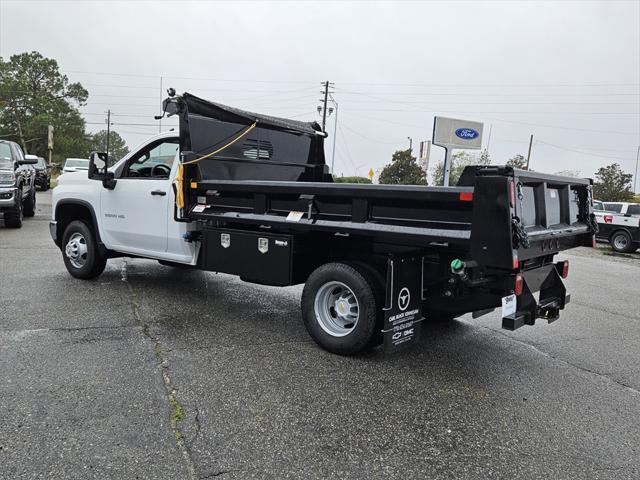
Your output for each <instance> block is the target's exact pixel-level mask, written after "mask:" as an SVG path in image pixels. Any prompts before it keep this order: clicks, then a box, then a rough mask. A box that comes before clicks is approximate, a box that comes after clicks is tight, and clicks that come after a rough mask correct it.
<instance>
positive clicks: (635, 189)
mask: <svg viewBox="0 0 640 480" xmlns="http://www.w3.org/2000/svg"><path fill="white" fill-rule="evenodd" d="M639 162H640V145H638V151H637V153H636V174H635V176H634V177H633V193H635V194H636V195H637V194H638V163H639Z"/></svg>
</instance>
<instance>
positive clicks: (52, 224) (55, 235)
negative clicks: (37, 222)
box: [49, 220, 60, 246]
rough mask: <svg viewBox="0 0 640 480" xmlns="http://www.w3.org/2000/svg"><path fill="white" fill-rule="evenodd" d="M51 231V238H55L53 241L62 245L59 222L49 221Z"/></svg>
mask: <svg viewBox="0 0 640 480" xmlns="http://www.w3.org/2000/svg"><path fill="white" fill-rule="evenodd" d="M49 233H50V234H51V238H52V239H53V243H55V244H56V245H58V246H60V244H59V243H58V222H56V221H54V220H51V221H50V222H49Z"/></svg>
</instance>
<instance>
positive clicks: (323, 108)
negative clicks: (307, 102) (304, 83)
mask: <svg viewBox="0 0 640 480" xmlns="http://www.w3.org/2000/svg"><path fill="white" fill-rule="evenodd" d="M321 85H322V86H323V87H324V90H322V91H321V92H320V93H322V94H323V95H324V98H321V99H320V100H319V101H320V102H321V103H322V105H318V113H322V131H323V132H326V129H325V127H326V126H327V102H328V101H329V94H330V93H331V92H329V89H330V88H331V87H333V83H331V82H330V81H329V80H327V81H326V82H322V83H321ZM329 115H331V111H329Z"/></svg>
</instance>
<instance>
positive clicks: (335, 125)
mask: <svg viewBox="0 0 640 480" xmlns="http://www.w3.org/2000/svg"><path fill="white" fill-rule="evenodd" d="M331 102H332V103H333V105H334V106H335V107H336V116H335V117H334V119H333V152H332V153H331V175H333V165H334V163H335V161H336V137H337V135H338V102H336V101H335V100H334V99H333V95H332V96H331Z"/></svg>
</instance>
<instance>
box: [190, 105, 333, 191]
mask: <svg viewBox="0 0 640 480" xmlns="http://www.w3.org/2000/svg"><path fill="white" fill-rule="evenodd" d="M181 110H182V111H181V112H180V150H181V151H182V152H184V153H185V160H190V159H191V158H194V157H196V156H202V155H206V154H208V153H210V152H212V151H214V150H216V149H217V148H219V147H220V146H222V145H224V144H225V143H227V142H228V141H229V139H231V138H233V137H235V136H236V135H237V134H238V133H239V132H241V131H242V130H243V129H245V128H246V127H247V126H248V125H251V124H252V123H253V122H257V126H256V128H255V129H253V130H252V131H251V132H250V133H249V134H248V135H247V136H245V137H243V138H242V140H241V141H239V142H237V143H235V144H233V145H232V146H230V147H229V148H227V149H225V150H224V151H223V152H221V153H220V154H219V155H216V157H215V161H210V162H202V163H200V164H198V167H199V168H198V169H199V172H198V173H197V174H198V175H199V176H201V177H202V178H205V179H209V178H215V179H218V180H286V181H303V182H305V181H307V182H314V181H327V180H329V179H330V178H331V177H330V176H328V175H326V174H325V160H324V149H323V140H324V137H325V135H324V133H322V131H321V129H320V126H319V125H318V124H317V123H316V122H311V123H305V122H299V121H296V120H289V119H286V118H278V117H272V116H268V115H262V114H259V113H252V112H247V111H245V110H240V109H238V108H234V107H228V106H226V105H222V104H219V103H213V102H208V101H206V100H202V99H201V98H198V97H196V96H194V95H191V94H189V93H185V94H184V95H183V96H182V97H181ZM190 152H191V153H190ZM194 170H195V168H194Z"/></svg>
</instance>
